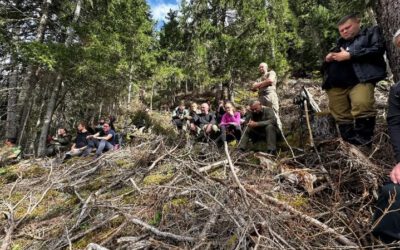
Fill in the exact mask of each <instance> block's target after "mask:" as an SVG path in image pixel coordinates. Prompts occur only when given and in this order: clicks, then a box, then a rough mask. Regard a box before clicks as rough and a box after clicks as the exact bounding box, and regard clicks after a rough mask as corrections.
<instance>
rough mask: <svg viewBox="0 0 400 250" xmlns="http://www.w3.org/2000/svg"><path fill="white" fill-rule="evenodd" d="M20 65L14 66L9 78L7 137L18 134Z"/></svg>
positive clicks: (13, 136)
mask: <svg viewBox="0 0 400 250" xmlns="http://www.w3.org/2000/svg"><path fill="white" fill-rule="evenodd" d="M17 75H18V66H14V67H13V70H12V72H11V76H10V77H9V78H8V101H7V121H6V138H15V137H16V136H17V131H18V130H17V126H18V119H17V112H16V110H17V95H18V94H17V87H18V77H17Z"/></svg>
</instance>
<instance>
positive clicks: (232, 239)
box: [225, 234, 238, 249]
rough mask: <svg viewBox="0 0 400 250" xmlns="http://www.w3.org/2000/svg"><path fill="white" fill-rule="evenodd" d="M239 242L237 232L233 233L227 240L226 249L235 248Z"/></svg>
mask: <svg viewBox="0 0 400 250" xmlns="http://www.w3.org/2000/svg"><path fill="white" fill-rule="evenodd" d="M237 242H238V237H237V235H236V234H234V235H232V236H231V237H230V238H229V239H228V240H227V241H226V247H225V249H234V248H235V246H236V244H237Z"/></svg>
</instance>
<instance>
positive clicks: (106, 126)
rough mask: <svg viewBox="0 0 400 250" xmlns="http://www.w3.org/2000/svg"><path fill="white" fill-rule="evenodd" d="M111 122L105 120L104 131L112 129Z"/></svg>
mask: <svg viewBox="0 0 400 250" xmlns="http://www.w3.org/2000/svg"><path fill="white" fill-rule="evenodd" d="M110 129H111V128H110V124H109V123H107V122H105V123H104V124H103V131H104V132H106V133H107V132H108V131H110Z"/></svg>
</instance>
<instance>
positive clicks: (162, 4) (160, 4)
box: [147, 0, 180, 28]
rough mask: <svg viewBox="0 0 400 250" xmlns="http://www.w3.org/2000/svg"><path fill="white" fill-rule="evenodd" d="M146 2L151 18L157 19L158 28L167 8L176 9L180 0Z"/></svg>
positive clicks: (151, 0)
mask: <svg viewBox="0 0 400 250" xmlns="http://www.w3.org/2000/svg"><path fill="white" fill-rule="evenodd" d="M147 2H148V3H149V5H150V7H151V14H152V15H153V19H154V20H156V21H158V25H157V27H158V28H160V27H161V26H162V25H163V21H165V16H166V15H167V13H168V12H169V10H170V9H173V10H177V9H178V8H179V3H180V0H147Z"/></svg>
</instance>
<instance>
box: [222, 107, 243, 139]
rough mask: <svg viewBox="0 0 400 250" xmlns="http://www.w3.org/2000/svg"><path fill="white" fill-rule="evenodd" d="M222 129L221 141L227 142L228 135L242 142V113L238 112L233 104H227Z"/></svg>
mask: <svg viewBox="0 0 400 250" xmlns="http://www.w3.org/2000/svg"><path fill="white" fill-rule="evenodd" d="M219 126H220V129H221V140H222V141H223V142H225V141H226V138H227V135H231V136H232V137H233V139H236V140H238V141H239V140H240V137H241V136H242V129H241V127H240V113H239V112H237V111H236V109H235V106H233V103H232V102H226V103H225V114H224V115H223V116H222V118H221V123H220V124H219Z"/></svg>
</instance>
